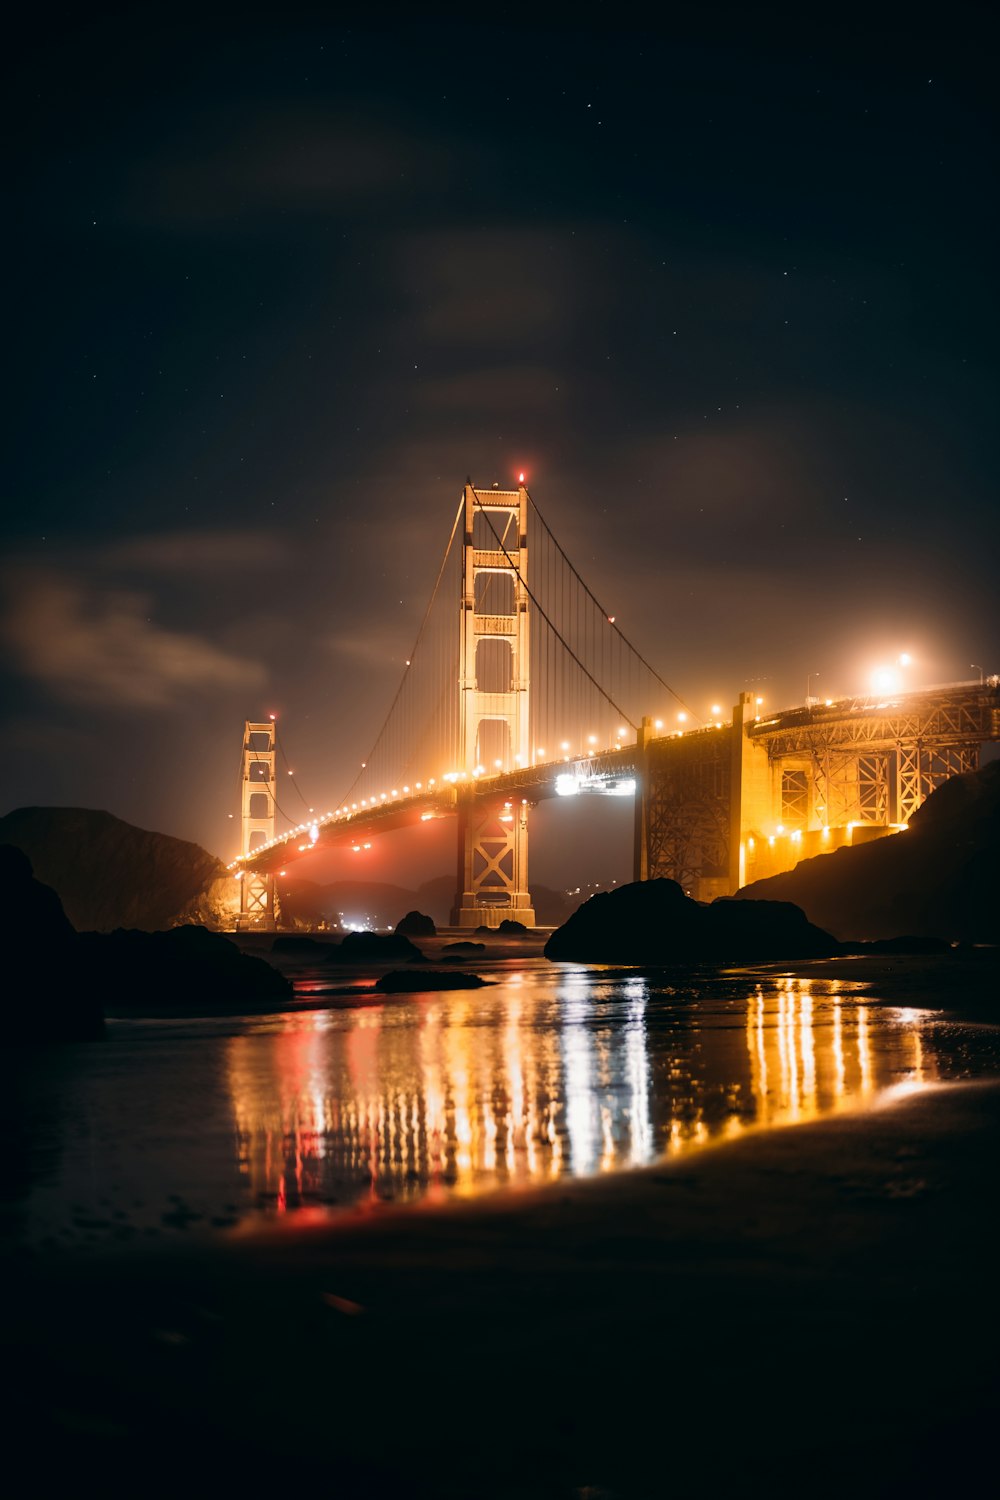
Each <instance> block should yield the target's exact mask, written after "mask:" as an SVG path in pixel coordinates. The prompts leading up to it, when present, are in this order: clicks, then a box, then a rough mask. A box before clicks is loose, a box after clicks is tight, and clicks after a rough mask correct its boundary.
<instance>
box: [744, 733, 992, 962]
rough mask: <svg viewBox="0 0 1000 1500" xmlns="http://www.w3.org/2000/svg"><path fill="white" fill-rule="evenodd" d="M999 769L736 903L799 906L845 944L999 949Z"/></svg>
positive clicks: (955, 784)
mask: <svg viewBox="0 0 1000 1500" xmlns="http://www.w3.org/2000/svg"><path fill="white" fill-rule="evenodd" d="M998 861H1000V761H993V762H991V763H990V764H989V765H987V766H983V767H982V769H981V770H979V771H969V772H967V773H966V774H965V775H963V776H953V777H951V779H950V780H949V781H946V782H945V783H944V784H943V785H942V786H940V787H938V789H937V791H936V792H933V793H932V794H931V795H930V796H929V797H928V799H927V801H926V802H925V803H924V805H923V807H921V808H920V809H919V811H918V812H916V813H914V815H913V818H912V820H911V822H910V826H909V829H908V830H907V831H906V832H905V833H899V834H893V835H892V836H891V837H889V838H883V839H879V840H878V841H877V842H875V843H871V844H861V845H859V846H857V847H856V848H851V849H838V850H837V851H836V853H834V854H820V855H817V856H816V857H815V858H814V859H806V860H802V861H801V862H800V863H799V864H797V865H796V866H795V869H794V870H789V871H787V872H786V873H785V874H783V875H773V876H771V878H770V879H768V880H757V881H754V883H753V884H752V885H748V886H744V888H743V890H742V891H740V892H739V896H738V899H740V900H750V901H757V900H760V899H762V898H767V897H772V898H777V899H780V900H783V901H794V902H795V903H796V905H798V906H801V907H802V909H803V911H804V912H805V913H806V914H807V916H808V917H809V919H810V921H813V922H817V923H819V924H820V925H821V926H822V927H825V928H827V929H828V930H829V931H830V932H833V933H836V935H837V936H838V937H840V938H845V939H846V938H851V939H875V938H892V937H895V936H896V935H897V934H898V933H909V934H911V935H912V936H914V937H936V938H941V939H943V940H944V941H946V942H949V943H955V942H963V943H1000V901H997V898H996V872H997V865H998Z"/></svg>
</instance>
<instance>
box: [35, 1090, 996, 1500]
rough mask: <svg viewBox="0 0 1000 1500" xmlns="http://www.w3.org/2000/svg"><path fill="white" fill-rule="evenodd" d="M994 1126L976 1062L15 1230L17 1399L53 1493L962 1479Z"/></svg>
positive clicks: (942, 1486) (801, 1489)
mask: <svg viewBox="0 0 1000 1500" xmlns="http://www.w3.org/2000/svg"><path fill="white" fill-rule="evenodd" d="M998 1158H1000V1087H998V1086H997V1085H996V1084H994V1083H969V1084H960V1085H956V1086H948V1087H941V1088H935V1089H931V1090H928V1091H926V1092H921V1093H919V1094H914V1095H910V1096H909V1097H906V1098H903V1099H901V1100H900V1101H898V1102H896V1103H894V1104H893V1105H891V1106H885V1107H883V1108H881V1109H879V1110H878V1111H876V1112H875V1113H873V1114H869V1115H866V1116H849V1117H840V1118H836V1119H832V1120H829V1121H823V1122H819V1123H817V1124H812V1125H809V1126H805V1127H794V1128H789V1129H785V1130H782V1131H778V1132H775V1133H771V1134H766V1135H764V1134H761V1135H749V1136H748V1137H746V1138H744V1139H743V1140H741V1141H739V1142H736V1143H733V1144H731V1145H728V1146H721V1147H717V1148H714V1149H710V1150H706V1151H705V1152H704V1153H702V1154H701V1155H695V1156H693V1157H685V1158H684V1159H682V1160H679V1161H678V1162H676V1163H675V1164H665V1165H662V1166H658V1167H655V1168H651V1169H649V1170H646V1171H644V1172H641V1173H636V1174H632V1175H624V1176H619V1177H615V1178H609V1179H602V1180H600V1181H591V1182H583V1183H579V1182H578V1183H568V1184H565V1185H563V1184H560V1185H559V1186H558V1187H556V1188H555V1189H554V1190H550V1191H548V1192H545V1191H540V1192H532V1193H525V1194H522V1195H517V1196H514V1195H511V1194H505V1195H503V1196H499V1195H498V1196H496V1197H494V1198H491V1199H487V1200H479V1201H478V1202H477V1203H474V1204H470V1205H468V1206H465V1207H458V1208H455V1207H449V1208H439V1207H433V1206H428V1207H425V1208H420V1209H412V1208H411V1209H405V1210H394V1209H391V1208H390V1209H386V1208H380V1209H378V1210H374V1211H372V1212H371V1213H367V1214H366V1213H358V1214H357V1215H356V1216H354V1217H353V1218H351V1219H350V1220H348V1221H346V1222H344V1223H341V1224H340V1225H339V1226H335V1227H331V1226H330V1224H329V1222H327V1223H325V1224H313V1225H311V1226H310V1225H308V1224H306V1222H305V1221H304V1220H303V1219H302V1218H299V1219H298V1220H297V1221H296V1225H297V1227H294V1228H292V1229H290V1230H288V1231H285V1232H281V1233H272V1234H269V1235H258V1236H255V1237H245V1238H237V1239H235V1240H233V1241H230V1242H229V1243H228V1244H226V1245H223V1246H217V1247H215V1248H210V1249H200V1250H195V1249H192V1250H190V1251H189V1252H188V1253H183V1252H182V1253H175V1254H173V1255H172V1256H169V1257H155V1258H154V1257H152V1256H151V1257H149V1258H148V1259H146V1258H137V1257H136V1256H134V1255H122V1256H121V1257H120V1258H117V1259H116V1258H114V1257H108V1256H105V1257H103V1258H100V1259H94V1260H93V1261H90V1262H87V1261H84V1260H76V1261H73V1262H63V1263H59V1264H55V1263H51V1262H50V1263H47V1264H43V1263H39V1262H31V1261H29V1262H24V1263H21V1262H18V1263H17V1264H16V1265H12V1266H9V1267H8V1280H7V1286H8V1288H9V1290H10V1291H11V1292H12V1296H11V1297H10V1302H9V1307H8V1313H7V1318H6V1336H7V1340H8V1341H9V1343H10V1344H11V1345H12V1354H13V1358H14V1361H15V1363H14V1366H13V1368H15V1369H17V1370H18V1371H19V1372H20V1374H19V1378H18V1384H17V1399H16V1401H15V1402H14V1403H13V1410H12V1409H11V1406H10V1405H8V1415H13V1417H14V1422H15V1429H14V1430H15V1432H16V1434H17V1438H18V1445H19V1448H20V1449H21V1451H25V1445H27V1444H30V1448H31V1451H32V1452H33V1453H34V1454H35V1455H36V1462H37V1463H39V1464H41V1466H42V1469H43V1471H44V1473H45V1475H46V1483H45V1484H43V1485H41V1486H38V1485H35V1486H34V1488H36V1489H39V1488H40V1490H41V1492H43V1493H51V1492H54V1491H55V1490H56V1489H57V1488H58V1487H60V1486H62V1485H64V1484H66V1483H68V1482H72V1483H73V1485H74V1487H76V1486H78V1485H80V1483H81V1482H83V1483H84V1484H85V1483H86V1479H87V1476H90V1478H91V1479H92V1480H93V1482H94V1484H96V1485H97V1486H98V1487H99V1489H100V1491H101V1492H102V1493H104V1494H108V1493H113V1494H118V1493H122V1494H124V1493H129V1494H137V1495H145V1494H151V1493H157V1494H158V1493H175V1492H177V1491H178V1490H183V1491H186V1492H187V1493H189V1494H204V1493H207V1492H209V1491H210V1490H214V1489H217V1488H218V1487H219V1486H220V1485H223V1484H224V1485H225V1486H226V1488H227V1490H231V1489H233V1488H235V1487H239V1488H240V1489H241V1490H242V1491H243V1492H244V1493H250V1494H264V1493H269V1492H270V1491H272V1490H278V1489H280V1490H281V1491H282V1492H284V1491H286V1490H288V1489H290V1488H291V1487H292V1486H295V1485H296V1484H298V1483H301V1482H303V1481H304V1482H306V1483H307V1484H308V1485H309V1486H310V1488H311V1489H312V1490H313V1491H314V1492H315V1493H321V1494H325V1495H331V1496H338V1497H344V1496H355V1495H357V1496H368V1495H383V1494H385V1495H398V1496H409V1495H420V1496H433V1495H440V1496H449V1497H451V1496H471V1497H475V1496H483V1497H500V1496H504V1497H522V1496H524V1497H533V1496H539V1497H541V1496H552V1497H557V1496H560V1497H561V1496H567V1497H568V1496H577V1497H584V1496H586V1497H590V1500H597V1497H601V1496H603V1497H606V1500H610V1497H615V1496H617V1497H626V1496H627V1497H636V1496H668V1495H672V1494H683V1493H690V1492H691V1491H694V1492H696V1493H697V1494H699V1495H708V1496H713V1495H726V1496H730V1495H732V1494H734V1493H736V1494H741V1495H768V1496H772V1495H778V1496H780V1495H783V1494H789V1495H850V1496H867V1495H899V1496H904V1495H907V1496H912V1495H915V1494H916V1495H939V1494H946V1493H950V1494H958V1495H964V1494H969V1493H972V1492H973V1491H976V1492H978V1490H979V1489H980V1488H981V1487H983V1486H985V1485H986V1484H987V1483H989V1484H992V1480H991V1479H990V1478H989V1476H990V1474H991V1473H992V1469H993V1466H994V1434H995V1431H996V1426H995V1424H996V1419H997V1416H998V1405H1000V1381H998V1374H997V1343H996V1339H997V1331H998V1330H997V1321H998V1320H997V1308H998V1298H997V1273H996V1229H997V1212H996V1202H995V1198H996V1180H997V1172H996V1164H997V1161H998Z"/></svg>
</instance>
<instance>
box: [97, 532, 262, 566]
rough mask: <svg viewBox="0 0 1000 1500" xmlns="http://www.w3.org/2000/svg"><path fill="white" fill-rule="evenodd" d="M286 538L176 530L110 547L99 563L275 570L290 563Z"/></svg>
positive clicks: (257, 533) (103, 552)
mask: <svg viewBox="0 0 1000 1500" xmlns="http://www.w3.org/2000/svg"><path fill="white" fill-rule="evenodd" d="M288 556H289V549H288V545H287V543H286V542H285V541H284V540H283V538H281V537H279V536H277V535H275V534H274V533H273V532H269V531H175V532H161V533H159V534H157V535H155V536H138V537H128V538H126V539H125V540H124V541H121V542H116V543H114V544H112V545H111V546H108V547H106V548H105V549H104V550H103V551H102V552H101V554H100V557H99V561H100V562H101V563H102V564H104V565H106V566H108V567H112V568H137V569H139V570H141V571H143V572H147V573H173V572H182V573H186V572H191V571H194V570H199V571H200V570H202V569H211V570H212V571H213V572H218V571H219V569H229V570H235V569H241V568H272V567H274V566H276V565H277V564H279V563H283V562H285V561H287V559H288Z"/></svg>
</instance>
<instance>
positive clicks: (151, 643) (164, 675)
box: [0, 570, 264, 709]
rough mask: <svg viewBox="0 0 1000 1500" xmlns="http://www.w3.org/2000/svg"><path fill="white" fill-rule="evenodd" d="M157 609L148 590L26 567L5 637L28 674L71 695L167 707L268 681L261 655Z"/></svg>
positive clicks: (13, 588) (12, 594) (0, 629)
mask: <svg viewBox="0 0 1000 1500" xmlns="http://www.w3.org/2000/svg"><path fill="white" fill-rule="evenodd" d="M149 609H150V604H149V600H148V598H147V596H145V595H143V594H140V593H134V592H128V591H125V590H101V589H96V588H92V587H86V586H84V585H82V584H80V583H79V582H77V581H76V580H74V579H71V578H67V577H65V576H63V575H61V574H59V573H58V572H56V571H54V570H50V571H45V570H37V571H34V572H32V571H24V570H22V571H21V572H20V573H19V574H18V575H17V577H16V578H15V579H14V580H13V581H12V582H11V583H10V585H9V587H8V606H7V609H6V611H5V614H4V616H3V619H2V621H0V637H2V639H3V641H4V643H5V645H6V648H7V650H8V652H9V654H10V657H11V660H12V663H13V664H14V665H15V666H16V667H17V668H18V669H19V670H20V671H21V673H22V674H23V675H24V676H26V677H28V678H29V679H32V680H33V681H35V682H36V683H38V684H39V685H40V686H42V687H43V688H45V689H46V690H47V691H48V692H49V693H50V694H52V696H53V697H55V698H59V699H61V700H63V701H64V702H71V703H90V704H103V705H105V706H111V707H119V708H147V709H161V708H170V707H173V706H174V705H176V704H178V703H179V702H180V701H181V700H182V698H183V697H184V696H185V695H187V694H190V693H192V692H210V691H211V692H219V691H242V690H245V689H247V688H253V687H258V686H260V685H261V683H262V682H263V679H264V673H263V670H262V668H261V667H260V665H259V664H258V663H257V662H254V661H249V660H247V659H245V658H240V657H237V656H234V655H232V654H230V653H229V652H226V651H223V650H220V649H219V647H218V646H215V645H213V644H212V643H211V642H209V641H206V640H204V639H202V638H201V637H199V636H197V635H191V634H185V633H182V632H179V631H171V630H165V629H163V628H162V627H161V626H159V625H157V624H155V623H154V621H153V620H152V619H151V618H150V615H149Z"/></svg>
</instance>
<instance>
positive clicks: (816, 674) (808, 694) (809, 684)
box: [806, 672, 821, 708]
mask: <svg viewBox="0 0 1000 1500" xmlns="http://www.w3.org/2000/svg"><path fill="white" fill-rule="evenodd" d="M819 676H821V673H819V672H807V673H806V708H808V707H809V704H810V703H811V702H812V680H813V678H814V677H819Z"/></svg>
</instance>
